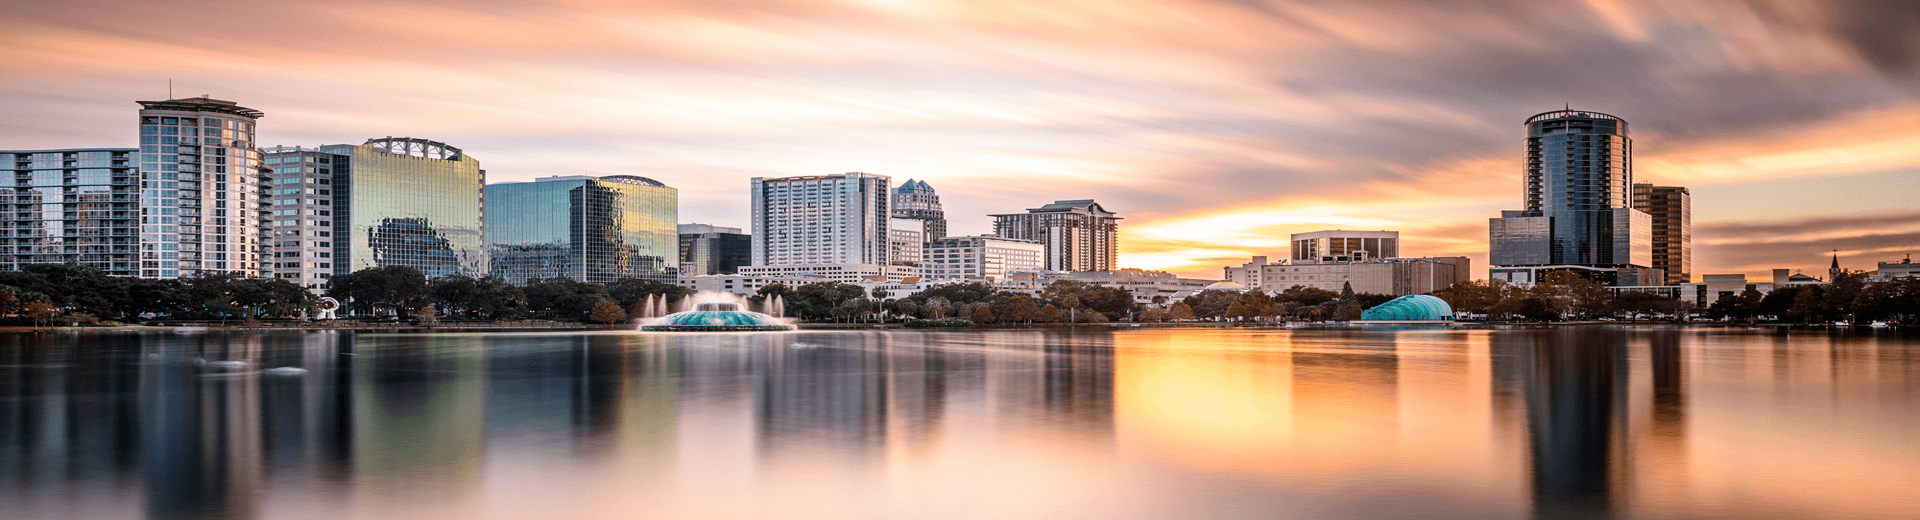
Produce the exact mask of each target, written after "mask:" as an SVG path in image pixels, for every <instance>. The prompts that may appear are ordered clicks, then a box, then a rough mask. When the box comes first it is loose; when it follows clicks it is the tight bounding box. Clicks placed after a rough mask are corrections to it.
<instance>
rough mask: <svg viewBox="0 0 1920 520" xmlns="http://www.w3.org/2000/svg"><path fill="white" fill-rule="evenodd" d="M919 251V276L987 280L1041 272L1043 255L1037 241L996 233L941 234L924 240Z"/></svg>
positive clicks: (993, 280) (940, 278) (937, 279)
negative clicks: (989, 234) (999, 235)
mask: <svg viewBox="0 0 1920 520" xmlns="http://www.w3.org/2000/svg"><path fill="white" fill-rule="evenodd" d="M922 251H923V253H922V258H921V260H920V265H919V267H918V269H917V274H918V275H919V276H920V277H922V278H926V279H928V280H933V281H952V280H977V281H984V282H989V283H991V282H998V281H1001V280H1006V279H1007V277H1008V275H1009V274H1012V273H1023V272H1026V273H1031V272H1038V271H1040V270H1041V267H1042V266H1043V264H1042V262H1044V254H1045V248H1044V247H1043V246H1042V245H1041V244H1040V243H1039V242H1033V241H1029V240H1014V239H1010V238H1001V237H997V236H964V237H944V238H939V239H935V240H930V241H927V243H926V245H925V246H924V247H923V248H922Z"/></svg>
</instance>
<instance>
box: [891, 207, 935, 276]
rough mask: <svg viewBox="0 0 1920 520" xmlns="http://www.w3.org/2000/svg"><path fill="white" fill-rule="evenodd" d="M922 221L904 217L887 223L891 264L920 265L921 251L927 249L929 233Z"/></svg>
mask: <svg viewBox="0 0 1920 520" xmlns="http://www.w3.org/2000/svg"><path fill="white" fill-rule="evenodd" d="M923 229H925V227H924V226H921V225H920V221H917V220H912V219H904V218H896V219H893V221H892V222H889V223H887V263H888V264H891V265H905V266H916V265H920V255H921V251H922V250H923V249H925V247H926V242H927V235H926V232H925V231H922V230H923Z"/></svg>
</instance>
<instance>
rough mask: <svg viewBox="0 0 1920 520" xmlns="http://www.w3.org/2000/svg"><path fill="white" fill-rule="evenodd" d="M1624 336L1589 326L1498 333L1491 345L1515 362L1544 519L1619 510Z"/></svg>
mask: <svg viewBox="0 0 1920 520" xmlns="http://www.w3.org/2000/svg"><path fill="white" fill-rule="evenodd" d="M1624 342H1625V340H1624V338H1623V337H1622V336H1621V335H1620V334H1618V333H1607V332H1596V331H1591V330H1582V331H1572V330H1563V331H1540V332H1534V333H1526V332H1517V333H1512V334H1501V335H1498V336H1496V339H1495V348H1496V349H1502V350H1505V351H1506V352H1505V353H1506V354H1512V357H1511V358H1509V360H1510V361H1517V362H1518V364H1519V367H1518V369H1519V370H1518V372H1519V374H1520V383H1521V384H1522V385H1523V386H1524V392H1525V396H1526V404H1527V414H1526V415H1527V425H1528V428H1527V431H1528V445H1529V447H1530V450H1529V451H1530V452H1531V453H1532V456H1533V457H1532V467H1531V470H1532V471H1531V474H1532V479H1533V501H1534V510H1535V511H1536V512H1537V513H1538V514H1539V516H1540V517H1542V518H1607V517H1611V516H1613V515H1614V513H1615V512H1616V510H1617V509H1618V504H1617V502H1619V501H1620V500H1621V498H1622V497H1621V495H1622V494H1623V491H1622V490H1623V489H1624V487H1623V486H1622V484H1623V483H1624V481H1625V480H1626V479H1627V478H1628V476H1627V472H1626V471H1623V470H1624V469H1625V468H1623V467H1622V466H1621V465H1622V464H1623V462H1624V460H1623V459H1624V457H1622V455H1623V454H1624V448H1623V446H1622V443H1624V442H1625V440H1624V439H1622V438H1620V433H1621V432H1620V430H1621V428H1622V427H1623V426H1624V424H1623V423H1624V422H1625V419H1624V418H1622V417H1621V414H1622V413H1623V411H1624V410H1625V402H1624V400H1625V398H1626V392H1627V388H1626V386H1625V384H1624V383H1625V382H1626V377H1627V375H1628V372H1629V370H1628V369H1627V368H1625V367H1623V366H1622V365H1623V364H1624V363H1625V354H1624V352H1623V350H1624V348H1625V343H1624Z"/></svg>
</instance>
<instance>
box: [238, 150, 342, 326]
mask: <svg viewBox="0 0 1920 520" xmlns="http://www.w3.org/2000/svg"><path fill="white" fill-rule="evenodd" d="M261 152H262V154H263V157H264V163H265V165H266V168H267V170H268V172H269V173H268V174H267V194H266V196H267V197H268V199H267V200H266V201H265V203H266V204H267V205H268V206H267V209H268V211H267V215H268V218H267V225H268V231H267V234H268V235H269V236H268V237H267V238H268V240H269V241H270V243H269V245H271V246H272V250H271V251H270V252H269V253H267V254H268V255H269V256H270V257H269V258H268V262H267V265H266V266H265V270H266V272H267V276H269V277H272V278H280V279H284V280H286V281H288V282H292V283H294V284H297V285H300V286H301V287H306V288H308V289H314V290H316V291H318V290H320V289H324V288H325V287H326V283H327V279H328V278H332V277H333V275H334V274H335V273H336V272H337V270H338V266H335V265H334V264H336V263H339V262H337V261H336V259H335V258H334V253H335V252H336V249H335V247H336V246H337V245H341V244H335V243H334V242H335V240H334V230H335V223H334V218H335V216H336V215H335V212H336V211H339V212H340V216H344V215H345V209H346V207H345V206H344V205H343V206H337V207H336V206H335V205H334V202H335V200H334V197H335V196H336V195H335V193H334V191H335V189H336V187H338V189H339V190H340V191H341V195H344V194H345V191H346V186H347V179H348V178H350V176H349V175H348V173H347V172H348V170H350V169H351V168H352V167H353V165H352V158H351V157H350V156H346V155H340V154H333V153H327V152H322V151H320V150H319V149H315V148H303V147H298V146H295V147H287V146H275V147H272V148H265V149H262V150H261ZM343 202H344V201H343Z"/></svg>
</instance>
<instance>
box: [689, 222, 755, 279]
mask: <svg viewBox="0 0 1920 520" xmlns="http://www.w3.org/2000/svg"><path fill="white" fill-rule="evenodd" d="M679 229H680V274H681V275H682V276H697V275H703V274H734V273H737V272H740V266H743V265H751V262H753V237H752V236H750V235H747V234H746V233H741V232H740V228H730V227H719V226H711V225H707V224H681V225H680V228H679Z"/></svg>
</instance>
